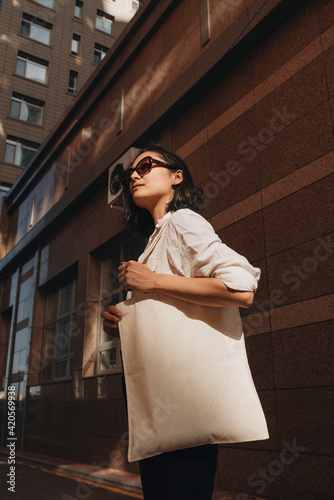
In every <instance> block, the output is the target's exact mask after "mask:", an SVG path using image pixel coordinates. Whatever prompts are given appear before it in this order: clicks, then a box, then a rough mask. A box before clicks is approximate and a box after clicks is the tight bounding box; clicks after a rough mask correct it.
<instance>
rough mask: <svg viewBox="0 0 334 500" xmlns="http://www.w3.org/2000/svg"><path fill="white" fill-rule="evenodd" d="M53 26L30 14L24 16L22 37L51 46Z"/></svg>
mask: <svg viewBox="0 0 334 500" xmlns="http://www.w3.org/2000/svg"><path fill="white" fill-rule="evenodd" d="M51 28H52V25H51V24H49V23H46V22H45V21H42V20H41V19H36V18H35V17H33V16H31V15H29V14H23V15H22V23H21V35H24V36H27V37H29V38H32V39H33V40H36V41H38V42H41V43H44V44H45V45H50V40H51Z"/></svg>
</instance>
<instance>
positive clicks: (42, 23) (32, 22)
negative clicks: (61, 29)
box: [20, 12, 52, 47]
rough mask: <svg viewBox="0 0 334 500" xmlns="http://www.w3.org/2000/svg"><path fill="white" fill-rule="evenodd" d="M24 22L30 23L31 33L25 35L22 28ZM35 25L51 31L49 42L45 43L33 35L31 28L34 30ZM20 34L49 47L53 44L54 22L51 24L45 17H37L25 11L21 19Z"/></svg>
mask: <svg viewBox="0 0 334 500" xmlns="http://www.w3.org/2000/svg"><path fill="white" fill-rule="evenodd" d="M24 22H25V23H29V24H30V27H29V35H25V34H24V33H22V28H23V23H24ZM34 26H35V27H39V28H41V29H44V30H48V31H49V41H48V43H45V42H43V41H42V40H38V39H37V38H33V37H32V36H31V30H32V27H34ZM20 35H21V36H24V37H25V38H29V40H33V41H34V42H38V43H41V44H43V45H46V46H47V47H50V46H51V38H52V24H50V23H48V22H46V21H43V19H39V18H36V17H34V16H33V15H31V14H27V13H26V12H23V13H22V19H21V28H20Z"/></svg>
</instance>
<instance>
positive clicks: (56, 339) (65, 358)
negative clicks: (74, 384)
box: [42, 277, 76, 382]
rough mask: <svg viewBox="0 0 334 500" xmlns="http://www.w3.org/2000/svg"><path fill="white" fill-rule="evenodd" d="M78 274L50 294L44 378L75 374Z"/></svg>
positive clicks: (61, 377) (45, 340) (56, 378)
mask: <svg viewBox="0 0 334 500" xmlns="http://www.w3.org/2000/svg"><path fill="white" fill-rule="evenodd" d="M75 308H76V278H74V277H73V278H72V279H71V280H70V281H67V282H65V283H61V284H60V285H59V286H58V287H57V288H56V289H54V290H50V292H49V293H48V294H47V300H46V308H45V323H44V339H43V358H42V381H44V382H48V381H50V380H60V379H64V378H70V377H71V376H72V360H73V346H74V342H73V340H74V332H75V328H76V324H75Z"/></svg>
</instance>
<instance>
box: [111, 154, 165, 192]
mask: <svg viewBox="0 0 334 500" xmlns="http://www.w3.org/2000/svg"><path fill="white" fill-rule="evenodd" d="M154 167H166V168H169V169H170V170H175V168H174V167H172V166H171V165H168V164H167V163H164V162H163V161H160V160H156V159H155V158H152V157H151V156H145V158H143V159H142V160H140V162H139V163H138V165H137V166H136V167H135V168H127V169H126V170H125V172H124V173H123V175H122V177H121V179H120V180H121V183H122V184H123V186H128V185H129V184H130V182H131V176H132V174H133V172H137V173H138V174H139V175H140V177H143V176H144V175H146V174H148V173H149V172H151V169H152V168H154Z"/></svg>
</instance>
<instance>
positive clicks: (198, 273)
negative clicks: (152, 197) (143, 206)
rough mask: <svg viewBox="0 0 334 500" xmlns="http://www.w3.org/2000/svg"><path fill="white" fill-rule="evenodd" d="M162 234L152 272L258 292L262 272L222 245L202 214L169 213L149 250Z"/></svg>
mask: <svg viewBox="0 0 334 500" xmlns="http://www.w3.org/2000/svg"><path fill="white" fill-rule="evenodd" d="M165 226H166V227H165ZM161 230H163V233H162V234H161V237H160V239H159V240H158V242H157V244H156V246H155V247H154V249H153V250H152V252H151V253H150V254H149V256H148V258H147V260H146V261H145V264H147V266H148V267H149V268H150V269H151V270H152V271H154V272H156V273H161V274H172V275H175V276H186V277H188V278H196V277H214V278H218V279H220V280H221V281H223V282H224V283H225V285H226V286H227V287H228V288H230V289H232V290H238V291H252V292H255V291H256V289H257V285H258V281H259V279H260V274H261V271H260V269H259V268H257V267H253V266H252V265H251V264H250V263H249V262H248V260H247V259H246V258H245V257H243V256H242V255H240V254H238V253H237V252H235V251H234V250H232V249H231V248H229V247H228V246H227V245H225V244H224V243H222V241H221V239H220V238H219V237H218V235H217V234H216V233H215V231H214V229H213V227H212V226H211V224H210V223H209V222H208V221H207V220H206V219H204V217H202V216H201V215H199V214H198V213H196V212H194V211H192V210H190V209H188V208H183V209H180V210H177V211H176V212H167V214H166V215H165V216H164V217H163V218H162V219H159V221H158V223H157V225H156V227H155V230H154V232H153V234H152V235H151V236H150V238H149V241H148V245H147V247H148V246H149V245H150V244H151V242H152V241H153V240H154V239H155V238H156V237H157V236H158V233H159V231H161ZM143 255H144V254H142V255H141V256H140V257H139V259H138V261H139V262H141V261H142V260H143ZM131 295H132V294H131V293H129V294H128V298H129V297H130V296H131Z"/></svg>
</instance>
